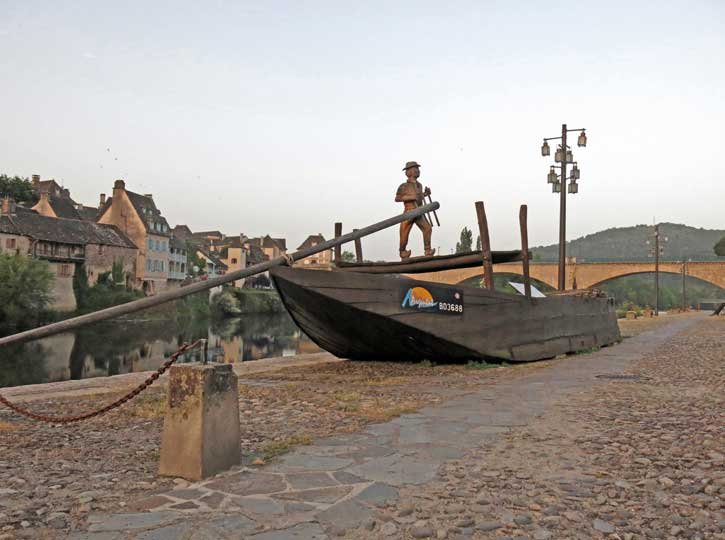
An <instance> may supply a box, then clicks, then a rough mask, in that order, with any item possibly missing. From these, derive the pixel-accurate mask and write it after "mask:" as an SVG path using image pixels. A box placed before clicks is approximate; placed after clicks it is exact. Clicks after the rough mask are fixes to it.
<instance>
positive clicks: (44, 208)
mask: <svg viewBox="0 0 725 540" xmlns="http://www.w3.org/2000/svg"><path fill="white" fill-rule="evenodd" d="M33 192H34V193H35V195H36V196H37V197H38V202H37V203H36V204H35V206H33V208H32V209H33V210H35V211H36V212H37V213H38V214H40V215H42V216H47V217H54V218H66V219H81V220H85V221H95V220H96V216H97V215H98V208H95V207H93V206H85V205H83V204H80V203H77V202H75V201H74V200H73V199H72V198H71V196H70V191H69V190H68V189H66V188H63V187H61V186H59V185H58V183H57V182H56V181H55V180H40V176H39V175H37V174H34V175H33Z"/></svg>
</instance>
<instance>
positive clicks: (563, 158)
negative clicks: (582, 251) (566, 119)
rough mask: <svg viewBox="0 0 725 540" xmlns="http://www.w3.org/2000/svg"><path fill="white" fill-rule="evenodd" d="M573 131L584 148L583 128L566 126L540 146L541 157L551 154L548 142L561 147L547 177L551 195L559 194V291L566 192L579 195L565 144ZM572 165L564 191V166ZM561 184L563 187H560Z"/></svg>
mask: <svg viewBox="0 0 725 540" xmlns="http://www.w3.org/2000/svg"><path fill="white" fill-rule="evenodd" d="M573 131H579V132H580V133H579V137H578V138H577V146H579V147H585V146H586V145H587V135H586V131H585V128H580V129H567V127H566V124H562V125H561V136H560V137H547V138H545V139H544V144H543V145H542V146H541V155H542V156H548V155H549V154H550V152H551V149H550V148H549V141H553V140H558V139H561V145H559V147H558V148H557V149H556V152H555V153H554V162H556V163H560V165H551V167H550V169H549V174H548V176H547V182H548V183H549V184H551V191H552V193H558V194H559V280H558V281H559V283H558V284H559V287H558V288H559V290H560V291H563V290H564V289H565V288H566V194H567V191H568V192H569V193H571V194H572V195H574V194H576V193H579V184H577V180H579V176H580V172H579V166H578V164H577V162H576V161H574V155H573V154H572V151H571V150H570V149H569V146H568V145H567V144H566V136H567V133H571V132H573ZM569 164H571V165H573V168H572V170H571V175H570V177H569V186H568V189H564V188H565V186H566V180H567V176H566V166H567V165H569ZM557 168H558V169H560V170H561V174H557V172H556V169H557ZM562 184H563V185H562Z"/></svg>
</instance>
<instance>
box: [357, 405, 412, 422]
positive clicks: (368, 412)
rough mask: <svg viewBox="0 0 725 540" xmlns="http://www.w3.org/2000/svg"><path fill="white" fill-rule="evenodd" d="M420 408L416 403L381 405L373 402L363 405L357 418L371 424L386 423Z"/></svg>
mask: <svg viewBox="0 0 725 540" xmlns="http://www.w3.org/2000/svg"><path fill="white" fill-rule="evenodd" d="M419 408H420V405H419V404H418V403H414V402H410V401H409V402H403V403H398V404H394V405H391V404H383V403H380V402H379V401H375V402H372V403H369V404H365V405H363V406H362V407H361V408H360V410H359V411H358V412H357V416H358V417H360V418H363V419H365V420H369V421H372V422H387V421H388V420H392V419H393V418H396V417H398V416H401V415H403V414H410V413H414V412H416V411H417V410H418V409H419Z"/></svg>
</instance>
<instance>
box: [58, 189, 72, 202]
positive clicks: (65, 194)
mask: <svg viewBox="0 0 725 540" xmlns="http://www.w3.org/2000/svg"><path fill="white" fill-rule="evenodd" d="M60 194H61V195H62V196H63V197H65V198H66V199H70V190H69V189H68V188H63V189H61V190H60Z"/></svg>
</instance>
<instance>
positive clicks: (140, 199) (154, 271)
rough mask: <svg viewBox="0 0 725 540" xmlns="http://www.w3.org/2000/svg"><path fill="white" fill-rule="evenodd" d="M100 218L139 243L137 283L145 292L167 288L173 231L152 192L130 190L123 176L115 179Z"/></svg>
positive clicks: (137, 244) (99, 220)
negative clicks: (170, 243)
mask: <svg viewBox="0 0 725 540" xmlns="http://www.w3.org/2000/svg"><path fill="white" fill-rule="evenodd" d="M98 222H99V223H106V224H110V225H115V226H116V227H118V228H119V229H120V230H121V231H123V232H124V233H125V234H126V235H127V236H128V237H129V238H130V239H131V240H132V241H133V243H134V244H135V245H136V246H137V247H138V250H139V253H138V257H137V259H136V271H135V283H134V286H136V287H139V288H142V289H143V290H144V292H145V293H146V294H155V293H157V292H160V291H163V290H164V289H166V286H167V281H168V271H169V241H170V238H171V231H170V229H169V224H168V223H167V221H166V218H165V217H163V216H162V215H161V211H160V210H159V209H158V208H157V207H156V205H155V204H154V200H153V196H152V195H151V194H146V195H139V194H138V193H134V192H132V191H128V190H126V183H125V182H124V181H123V180H116V182H115V183H114V184H113V196H112V197H109V198H108V199H107V200H106V201H105V203H104V205H103V207H102V208H101V209H100V211H99V216H98Z"/></svg>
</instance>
